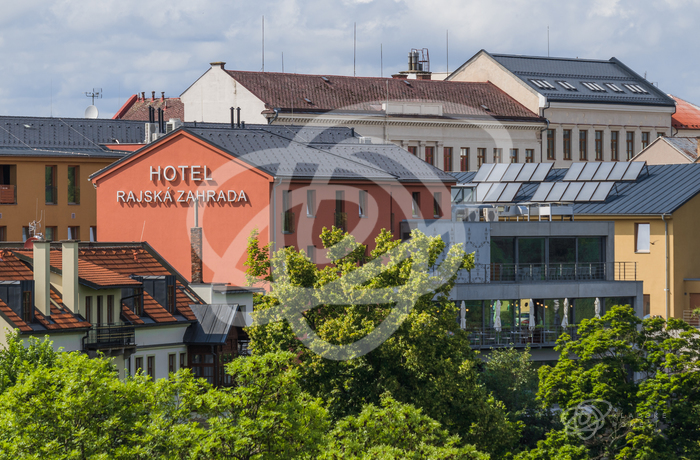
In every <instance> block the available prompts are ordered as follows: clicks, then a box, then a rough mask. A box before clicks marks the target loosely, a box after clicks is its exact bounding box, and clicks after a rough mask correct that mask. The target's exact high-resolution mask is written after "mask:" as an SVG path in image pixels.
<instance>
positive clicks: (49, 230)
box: [44, 227, 58, 241]
mask: <svg viewBox="0 0 700 460" xmlns="http://www.w3.org/2000/svg"><path fill="white" fill-rule="evenodd" d="M44 239H45V240H46V241H56V240H58V227H46V231H45V232H44Z"/></svg>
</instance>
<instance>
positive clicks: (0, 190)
mask: <svg viewBox="0 0 700 460" xmlns="http://www.w3.org/2000/svg"><path fill="white" fill-rule="evenodd" d="M0 204H17V186H15V185H0Z"/></svg>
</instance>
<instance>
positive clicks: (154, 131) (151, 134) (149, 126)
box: [143, 123, 158, 144]
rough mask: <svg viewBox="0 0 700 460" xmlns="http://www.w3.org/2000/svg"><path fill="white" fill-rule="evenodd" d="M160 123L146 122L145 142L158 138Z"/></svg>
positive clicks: (148, 142)
mask: <svg viewBox="0 0 700 460" xmlns="http://www.w3.org/2000/svg"><path fill="white" fill-rule="evenodd" d="M157 135H158V124H157V123H146V136H145V137H146V138H145V139H144V141H143V142H144V143H146V144H150V143H151V142H153V141H154V140H156V139H158V137H157Z"/></svg>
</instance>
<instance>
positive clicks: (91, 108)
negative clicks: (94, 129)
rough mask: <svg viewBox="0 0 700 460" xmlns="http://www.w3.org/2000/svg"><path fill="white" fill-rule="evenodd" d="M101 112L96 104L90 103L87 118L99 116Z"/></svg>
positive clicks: (86, 111) (86, 110)
mask: <svg viewBox="0 0 700 460" xmlns="http://www.w3.org/2000/svg"><path fill="white" fill-rule="evenodd" d="M99 114H100V113H99V112H98V111H97V107H95V106H94V105H89V106H88V108H87V109H85V118H97V116H98V115H99Z"/></svg>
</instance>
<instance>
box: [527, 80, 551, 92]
mask: <svg viewBox="0 0 700 460" xmlns="http://www.w3.org/2000/svg"><path fill="white" fill-rule="evenodd" d="M530 81H531V82H532V83H534V85H535V86H537V87H538V88H540V89H554V90H556V88H555V87H554V85H553V84H551V83H550V82H548V81H547V80H535V79H530Z"/></svg>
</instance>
